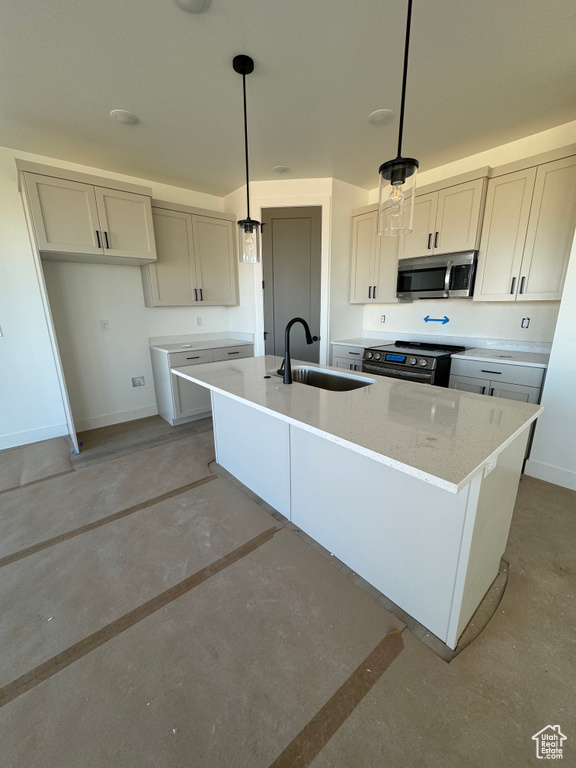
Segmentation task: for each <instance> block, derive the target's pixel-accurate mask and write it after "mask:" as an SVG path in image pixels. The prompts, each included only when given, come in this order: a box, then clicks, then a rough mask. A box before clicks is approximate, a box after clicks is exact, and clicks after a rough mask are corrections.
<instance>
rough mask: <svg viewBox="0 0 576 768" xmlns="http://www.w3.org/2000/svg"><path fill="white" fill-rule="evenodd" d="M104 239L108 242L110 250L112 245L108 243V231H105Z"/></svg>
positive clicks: (107, 246)
mask: <svg viewBox="0 0 576 768" xmlns="http://www.w3.org/2000/svg"><path fill="white" fill-rule="evenodd" d="M104 239H105V240H106V248H108V250H110V243H109V242H108V232H106V230H104Z"/></svg>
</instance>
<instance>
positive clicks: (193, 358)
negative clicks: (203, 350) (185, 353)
mask: <svg viewBox="0 0 576 768" xmlns="http://www.w3.org/2000/svg"><path fill="white" fill-rule="evenodd" d="M186 360H200V355H196V357H187V358H186Z"/></svg>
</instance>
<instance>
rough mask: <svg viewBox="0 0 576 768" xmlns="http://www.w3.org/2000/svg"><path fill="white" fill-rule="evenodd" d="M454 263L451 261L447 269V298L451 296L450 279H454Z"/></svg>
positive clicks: (445, 279)
mask: <svg viewBox="0 0 576 768" xmlns="http://www.w3.org/2000/svg"><path fill="white" fill-rule="evenodd" d="M453 266H454V262H453V261H449V262H448V264H447V267H446V274H445V275H444V293H445V294H446V296H449V295H450V278H451V277H452V267H453Z"/></svg>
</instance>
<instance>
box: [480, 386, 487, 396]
mask: <svg viewBox="0 0 576 768" xmlns="http://www.w3.org/2000/svg"><path fill="white" fill-rule="evenodd" d="M481 394H482V395H485V394H486V387H482V392H481Z"/></svg>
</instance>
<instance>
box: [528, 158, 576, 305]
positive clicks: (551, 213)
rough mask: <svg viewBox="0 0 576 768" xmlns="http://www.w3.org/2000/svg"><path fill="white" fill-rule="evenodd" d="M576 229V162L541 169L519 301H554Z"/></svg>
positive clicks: (534, 199) (561, 285) (559, 287)
mask: <svg viewBox="0 0 576 768" xmlns="http://www.w3.org/2000/svg"><path fill="white" fill-rule="evenodd" d="M575 227H576V158H575V157H568V158H565V159H564V160H557V161H556V162H553V163H545V164H544V165H541V166H539V168H538V173H537V175H536V185H535V188H534V198H533V201H532V208H531V211H530V222H529V225H528V234H527V237H526V247H525V249H524V260H523V262H522V269H521V273H520V283H519V286H518V296H517V299H518V301H534V300H541V301H542V300H544V301H546V300H547V301H555V300H559V299H560V298H561V297H562V288H563V286H564V278H565V276H566V268H567V266H568V259H569V256H570V249H571V246H572V239H573V237H574V229H575Z"/></svg>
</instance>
